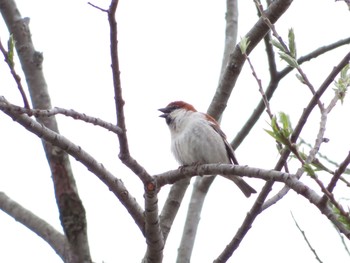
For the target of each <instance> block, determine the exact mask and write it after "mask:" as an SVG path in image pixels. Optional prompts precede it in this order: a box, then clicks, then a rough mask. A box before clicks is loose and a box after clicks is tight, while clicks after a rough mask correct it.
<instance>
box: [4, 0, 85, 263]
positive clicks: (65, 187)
mask: <svg viewBox="0 0 350 263" xmlns="http://www.w3.org/2000/svg"><path fill="white" fill-rule="evenodd" d="M0 11H1V14H2V16H3V18H4V20H5V23H6V25H7V27H8V29H9V31H10V33H11V34H12V35H13V37H14V40H15V47H16V50H17V54H18V56H19V59H20V62H21V65H22V69H23V73H24V75H25V78H26V81H27V84H28V88H29V93H30V96H31V100H32V105H33V107H34V108H38V109H50V108H52V107H51V101H50V96H49V93H48V90H47V84H46V81H45V78H44V74H43V71H42V62H43V54H42V53H40V52H38V51H36V50H35V49H34V45H33V42H32V39H31V34H30V30H29V25H28V24H29V19H28V18H22V17H21V14H20V13H19V11H18V8H17V6H16V4H15V2H14V1H13V0H6V1H4V0H0ZM37 120H38V121H39V122H40V123H41V124H43V125H45V126H46V127H48V128H49V129H50V130H52V131H55V132H56V133H59V131H58V125H57V122H56V120H55V118H54V117H43V118H37ZM42 143H43V146H44V150H45V153H46V158H47V161H48V164H49V166H50V170H51V173H52V179H53V184H54V189H55V197H56V201H57V206H58V209H59V213H60V220H61V224H62V227H63V230H64V232H65V234H66V236H67V239H68V241H69V244H70V246H71V251H72V255H71V259H70V260H71V262H77V263H79V262H91V255H90V249H89V243H88V238H87V224H86V214H85V208H84V206H83V203H82V202H81V200H80V197H79V194H78V191H77V186H76V184H75V180H74V177H73V173H72V169H71V166H70V162H69V158H68V155H67V154H66V153H65V152H64V151H61V150H60V149H58V148H57V147H55V146H53V145H51V144H48V143H46V142H45V141H42ZM73 219H74V220H73Z"/></svg>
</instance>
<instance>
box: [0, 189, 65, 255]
mask: <svg viewBox="0 0 350 263" xmlns="http://www.w3.org/2000/svg"><path fill="white" fill-rule="evenodd" d="M0 209H1V210H3V211H4V212H5V213H6V214H8V215H9V216H11V217H13V218H14V219H15V220H16V221H18V222H20V223H21V224H23V225H24V226H26V227H27V228H29V229H30V230H31V231H33V232H34V233H35V234H37V235H38V236H39V237H41V238H42V239H43V240H45V241H46V242H47V243H48V244H49V245H50V246H51V247H52V248H53V249H54V250H55V252H56V253H57V254H58V255H59V256H60V257H61V258H62V260H63V261H64V262H69V261H68V259H69V255H70V253H69V250H70V248H69V243H68V241H67V239H66V237H65V236H64V235H63V234H61V233H60V232H58V231H57V230H56V229H55V228H54V227H52V226H51V225H50V224H49V223H47V222H46V221H45V220H43V219H41V218H40V217H38V216H37V215H35V214H33V213H32V212H31V211H29V210H27V209H25V208H24V207H23V206H21V205H20V204H19V203H17V202H16V201H14V200H12V199H11V198H9V197H8V196H7V195H6V194H5V193H3V192H0Z"/></svg>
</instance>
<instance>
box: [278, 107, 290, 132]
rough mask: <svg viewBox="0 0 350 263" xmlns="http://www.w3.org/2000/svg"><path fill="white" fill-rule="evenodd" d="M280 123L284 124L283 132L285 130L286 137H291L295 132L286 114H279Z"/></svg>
mask: <svg viewBox="0 0 350 263" xmlns="http://www.w3.org/2000/svg"><path fill="white" fill-rule="evenodd" d="M279 121H280V123H281V124H282V127H283V128H282V130H283V133H284V135H285V137H289V136H290V135H291V134H292V132H293V129H292V125H291V123H290V119H289V116H288V115H287V114H285V113H284V112H280V113H279Z"/></svg>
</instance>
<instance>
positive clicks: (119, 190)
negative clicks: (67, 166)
mask: <svg viewBox="0 0 350 263" xmlns="http://www.w3.org/2000/svg"><path fill="white" fill-rule="evenodd" d="M4 104H6V101H4V100H2V98H1V97H0V110H2V111H3V112H4V113H5V114H7V115H8V116H10V117H11V118H12V119H13V120H14V121H16V122H17V123H19V124H20V125H22V126H23V127H24V128H26V129H27V130H28V131H30V132H32V133H33V134H35V135H37V136H38V137H39V138H41V139H42V140H44V141H46V142H48V143H50V144H52V145H54V146H56V147H59V148H60V149H62V150H63V151H65V152H67V153H68V154H70V155H71V156H73V157H74V158H75V159H76V160H78V161H79V162H80V163H82V164H83V165H84V166H85V167H86V168H87V169H88V170H89V171H91V172H92V173H93V174H95V175H96V176H97V177H98V178H99V179H100V180H101V181H102V182H103V183H104V184H105V185H106V186H107V187H108V188H109V190H111V191H112V192H113V193H114V194H115V196H116V197H117V198H118V199H119V200H120V202H121V203H122V204H123V205H124V207H125V208H126V209H127V210H128V212H129V214H130V215H131V216H132V218H133V219H134V220H135V222H136V224H137V226H138V227H139V228H140V230H141V231H142V233H144V218H143V212H144V211H143V209H142V208H141V207H140V206H139V204H138V203H137V202H136V199H135V198H134V197H133V196H132V195H131V194H130V193H129V191H128V190H127V189H126V188H125V186H124V184H123V182H122V181H121V180H119V179H118V178H116V177H115V176H114V175H113V174H112V173H110V172H109V171H108V170H107V169H106V168H105V167H104V166H103V165H102V164H101V163H99V162H97V161H96V160H95V159H94V158H93V157H92V156H91V155H90V154H88V153H87V152H86V151H84V150H83V149H82V148H81V147H80V146H78V145H75V144H74V143H72V142H71V141H69V140H68V139H67V138H65V137H64V136H62V135H60V134H58V133H56V132H54V131H52V130H50V129H48V128H46V127H45V126H43V125H41V124H40V123H38V122H37V121H35V120H33V119H32V118H30V117H28V116H26V115H24V114H17V113H15V112H14V111H8V110H7V108H8V107H7V106H6V107H4Z"/></svg>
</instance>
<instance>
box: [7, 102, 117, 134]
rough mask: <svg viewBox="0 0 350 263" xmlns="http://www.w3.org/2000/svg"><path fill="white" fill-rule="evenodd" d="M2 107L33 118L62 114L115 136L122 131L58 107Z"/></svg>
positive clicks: (97, 119) (95, 119)
mask: <svg viewBox="0 0 350 263" xmlns="http://www.w3.org/2000/svg"><path fill="white" fill-rule="evenodd" d="M3 107H4V108H6V110H7V111H14V112H15V113H17V114H27V115H28V116H35V117H51V116H54V115H57V114H62V115H65V116H67V117H72V118H73V119H75V120H82V121H84V122H87V123H91V124H93V125H96V126H100V127H102V128H105V129H107V130H108V131H111V132H113V133H115V134H119V133H122V130H121V129H120V128H119V127H117V126H115V125H114V124H113V123H109V122H106V121H104V120H101V119H99V118H96V117H92V116H89V115H86V114H85V113H80V112H77V111H75V110H68V109H63V108H59V107H55V108H53V109H47V110H38V109H26V108H22V107H19V106H17V105H14V104H11V103H7V104H4V105H3Z"/></svg>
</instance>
